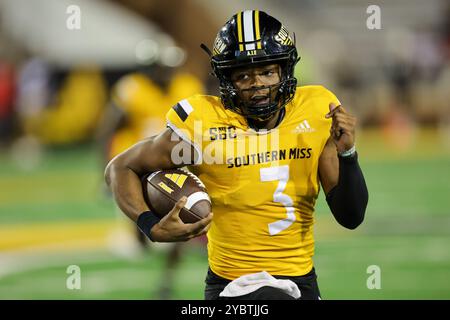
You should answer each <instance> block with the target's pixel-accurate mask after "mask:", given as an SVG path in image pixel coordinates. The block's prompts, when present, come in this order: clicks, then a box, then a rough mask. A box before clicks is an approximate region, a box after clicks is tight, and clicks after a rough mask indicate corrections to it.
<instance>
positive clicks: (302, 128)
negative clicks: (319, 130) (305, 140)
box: [293, 120, 316, 133]
mask: <svg viewBox="0 0 450 320" xmlns="http://www.w3.org/2000/svg"><path fill="white" fill-rule="evenodd" d="M314 131H316V129H314V128H311V126H310V125H309V123H308V121H307V120H303V121H302V122H300V123H299V124H298V126H297V127H296V128H295V129H294V130H293V132H294V133H306V132H314Z"/></svg>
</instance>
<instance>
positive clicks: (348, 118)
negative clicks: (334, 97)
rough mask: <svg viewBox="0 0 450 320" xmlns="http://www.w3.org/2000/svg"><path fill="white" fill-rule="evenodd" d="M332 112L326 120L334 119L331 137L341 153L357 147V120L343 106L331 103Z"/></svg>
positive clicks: (326, 116) (327, 115)
mask: <svg viewBox="0 0 450 320" xmlns="http://www.w3.org/2000/svg"><path fill="white" fill-rule="evenodd" d="M329 107H330V112H328V113H327V114H326V115H325V118H332V124H331V129H330V135H331V137H332V138H333V142H334V144H335V145H336V148H337V151H338V152H339V153H341V152H344V151H347V150H349V149H351V148H352V147H353V146H354V145H355V127H356V118H355V117H354V116H352V115H351V114H349V113H347V111H346V110H345V109H344V107H343V106H341V105H339V106H336V105H335V104H334V103H330V106H329Z"/></svg>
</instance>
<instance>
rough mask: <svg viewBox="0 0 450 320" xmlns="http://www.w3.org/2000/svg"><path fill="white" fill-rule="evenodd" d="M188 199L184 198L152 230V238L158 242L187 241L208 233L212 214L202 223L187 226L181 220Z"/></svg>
mask: <svg viewBox="0 0 450 320" xmlns="http://www.w3.org/2000/svg"><path fill="white" fill-rule="evenodd" d="M186 201H187V198H186V197H182V198H181V199H180V200H179V201H178V202H177V203H176V204H175V206H174V207H173V209H172V210H171V211H170V212H169V213H168V214H167V215H166V216H164V218H162V219H161V221H159V222H158V223H157V224H155V225H154V226H153V228H152V230H151V231H150V232H151V236H152V239H153V240H154V241H156V242H178V241H187V240H190V239H192V238H195V237H198V236H201V235H203V234H205V233H206V232H208V229H209V227H210V225H211V221H212V216H213V214H212V212H211V213H210V214H209V215H208V216H207V217H206V218H203V219H202V220H200V221H197V222H195V223H187V224H185V223H184V222H183V221H182V220H181V219H180V211H181V209H182V208H183V207H184V205H185V204H186Z"/></svg>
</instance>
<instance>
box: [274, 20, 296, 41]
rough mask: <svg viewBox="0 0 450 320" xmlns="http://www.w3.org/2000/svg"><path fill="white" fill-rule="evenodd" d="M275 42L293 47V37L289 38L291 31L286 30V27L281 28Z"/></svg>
mask: <svg viewBox="0 0 450 320" xmlns="http://www.w3.org/2000/svg"><path fill="white" fill-rule="evenodd" d="M274 38H275V41H277V42H278V43H280V44H282V45H284V46H293V45H294V41H292V39H291V37H290V36H289V31H287V29H286V28H285V26H283V25H282V26H281V29H280V31H278V33H277V34H276V35H275V37H274Z"/></svg>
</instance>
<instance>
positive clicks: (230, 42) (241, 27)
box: [202, 10, 300, 119]
mask: <svg viewBox="0 0 450 320" xmlns="http://www.w3.org/2000/svg"><path fill="white" fill-rule="evenodd" d="M202 48H204V49H205V50H206V49H207V48H206V47H205V46H204V45H202ZM207 51H209V50H207ZM209 54H210V56H211V66H212V69H213V74H214V75H215V76H216V77H217V78H218V79H219V82H220V83H219V89H220V96H221V99H222V103H223V105H224V107H225V108H227V109H230V110H232V111H234V112H236V113H238V114H240V115H242V116H245V117H246V118H251V119H267V118H269V117H270V116H271V115H273V114H274V113H275V112H277V111H278V110H280V109H282V108H283V107H284V106H285V105H286V104H287V103H288V102H289V101H291V100H292V98H293V97H294V94H295V89H296V87H297V79H296V78H295V77H294V67H295V65H296V63H297V62H298V61H299V60H300V58H299V57H298V54H297V49H296V47H295V40H293V39H292V38H291V36H290V35H289V32H288V30H287V29H286V28H285V27H284V26H283V25H282V24H281V22H280V21H278V20H277V19H275V18H273V17H271V16H270V15H268V14H266V13H265V12H262V11H258V10H247V11H243V12H239V13H237V14H235V15H234V16H233V17H232V18H231V19H230V20H229V21H227V23H226V24H225V25H224V26H223V27H222V28H221V29H220V31H219V33H218V34H217V37H216V39H215V41H214V47H213V51H212V53H211V52H210V51H209ZM272 63H277V64H279V65H280V66H281V70H282V71H281V75H280V77H281V81H280V82H279V83H277V84H275V85H271V86H265V87H258V88H254V89H253V88H252V89H250V90H260V89H265V88H268V89H269V92H270V99H269V102H268V103H266V104H250V103H245V102H244V101H242V100H241V99H240V97H239V96H240V95H239V90H238V89H236V88H235V87H234V86H233V83H232V82H231V79H230V75H231V71H232V70H233V69H235V68H240V67H248V66H256V65H260V64H272ZM247 90H249V89H247ZM274 91H276V94H275V98H274V99H273V98H272V96H273V95H272V92H274Z"/></svg>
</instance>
